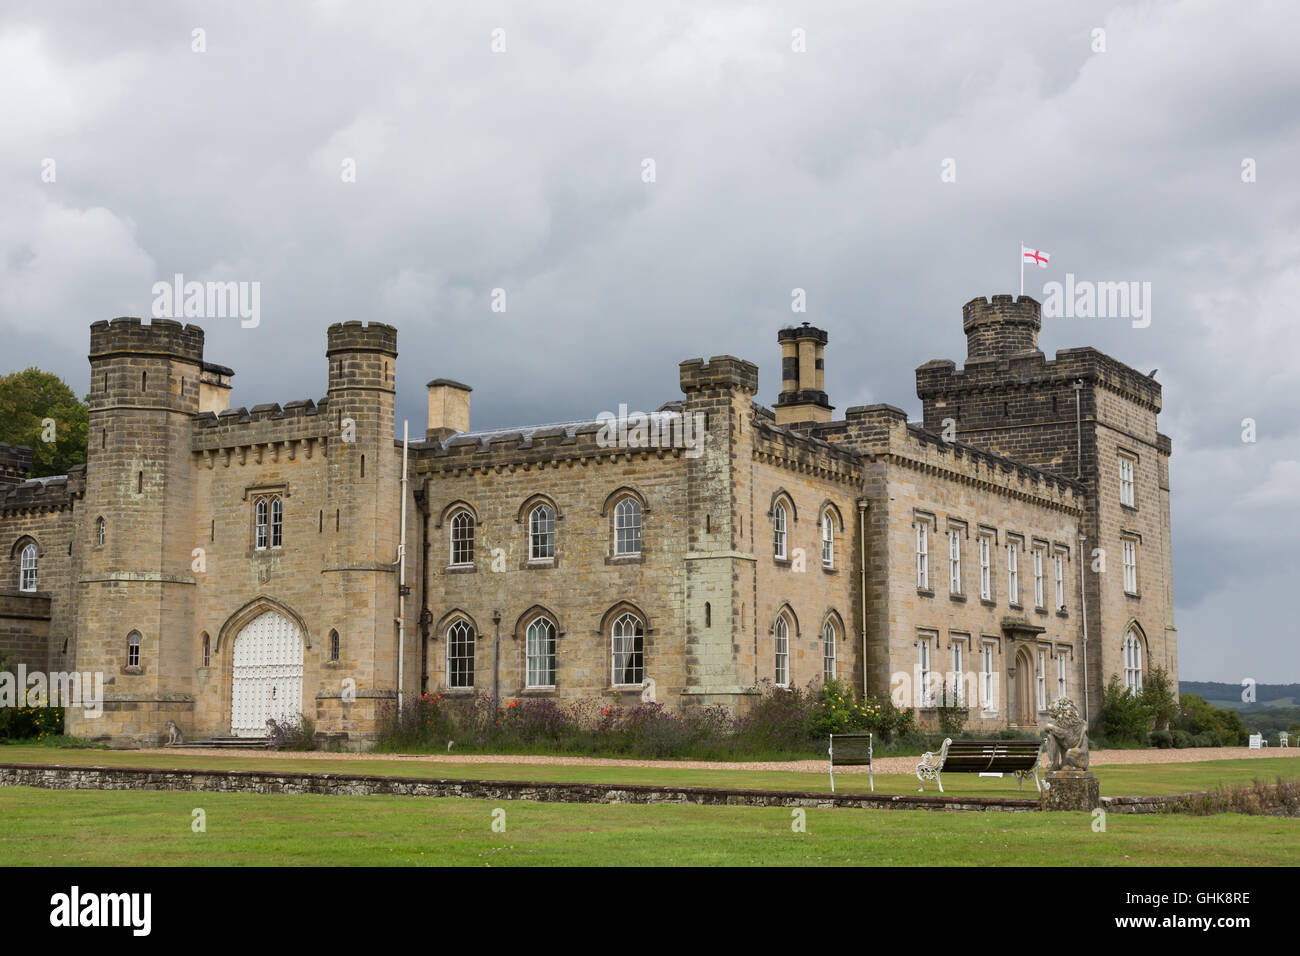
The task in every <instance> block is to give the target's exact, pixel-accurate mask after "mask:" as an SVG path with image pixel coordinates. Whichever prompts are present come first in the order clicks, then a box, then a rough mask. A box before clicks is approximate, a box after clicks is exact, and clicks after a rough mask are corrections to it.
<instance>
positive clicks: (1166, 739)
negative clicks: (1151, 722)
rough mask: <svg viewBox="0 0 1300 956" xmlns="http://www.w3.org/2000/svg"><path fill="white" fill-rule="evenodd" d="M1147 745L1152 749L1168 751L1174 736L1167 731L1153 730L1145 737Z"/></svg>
mask: <svg viewBox="0 0 1300 956" xmlns="http://www.w3.org/2000/svg"><path fill="white" fill-rule="evenodd" d="M1147 743H1149V744H1150V745H1151V746H1152V747H1159V748H1160V749H1161V750H1168V749H1169V748H1170V747H1172V746H1174V735H1173V734H1171V733H1170V732H1169V731H1167V730H1153V731H1151V733H1150V734H1148V735H1147Z"/></svg>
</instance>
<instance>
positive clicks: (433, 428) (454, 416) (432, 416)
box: [424, 378, 472, 441]
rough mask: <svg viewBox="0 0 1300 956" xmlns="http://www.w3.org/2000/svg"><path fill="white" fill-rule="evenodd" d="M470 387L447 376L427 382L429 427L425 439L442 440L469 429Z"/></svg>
mask: <svg viewBox="0 0 1300 956" xmlns="http://www.w3.org/2000/svg"><path fill="white" fill-rule="evenodd" d="M471 391H472V389H471V388H470V387H469V386H468V385H462V384H461V383H460V382H453V381H452V380H451V379H449V378H435V379H434V380H433V381H432V382H430V383H429V427H428V429H427V430H426V431H425V433H424V437H425V440H426V441H443V440H445V439H447V438H450V437H451V436H452V435H458V434H461V433H463V432H467V431H469V393H470V392H471Z"/></svg>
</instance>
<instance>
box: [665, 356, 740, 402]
mask: <svg viewBox="0 0 1300 956" xmlns="http://www.w3.org/2000/svg"><path fill="white" fill-rule="evenodd" d="M678 368H679V372H680V378H681V387H682V391H683V392H685V393H687V394H690V393H691V392H701V391H706V390H709V389H717V388H735V389H739V390H740V391H743V392H748V393H750V394H751V395H753V394H756V393H757V392H758V366H757V365H755V364H754V363H753V362H746V361H745V360H744V359H739V358H736V357H735V356H734V355H715V356H713V358H711V359H709V360H708V361H707V362H706V361H704V359H688V360H687V361H685V362H682V363H681V364H680V365H679V366H678Z"/></svg>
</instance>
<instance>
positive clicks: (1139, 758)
mask: <svg viewBox="0 0 1300 956" xmlns="http://www.w3.org/2000/svg"><path fill="white" fill-rule="evenodd" d="M140 752H141V753H153V754H173V755H174V754H192V755H195V756H203V755H205V754H206V755H211V754H225V755H229V756H238V757H267V758H271V757H276V758H280V759H286V758H288V759H293V760H306V761H311V760H354V761H358V762H362V763H364V762H365V761H367V760H411V761H417V762H424V763H457V764H467V763H481V764H544V765H551V766H557V767H669V768H672V769H674V770H790V771H795V772H802V773H825V772H826V761H825V760H786V761H751V762H744V761H724V760H625V759H614V758H604V757H565V756H549V755H540V754H519V755H512V754H455V753H452V754H370V753H361V754H359V753H326V752H323V751H309V752H305V753H302V752H293V751H283V752H277V751H273V750H251V749H250V750H209V749H206V748H198V747H161V748H154V749H147V750H142V751H140ZM1292 754H1294V755H1295V757H1296V758H1297V765H1298V766H1300V748H1296V749H1293V750H1281V749H1275V748H1268V749H1265V750H1251V749H1249V748H1248V747H1197V748H1195V749H1191V750H1174V749H1170V750H1094V751H1093V752H1092V766H1094V767H1101V766H1108V765H1117V764H1137V763H1194V762H1197V761H1201V760H1238V759H1241V758H1243V757H1290V756H1292ZM918 760H920V758H919V757H878V758H876V761H875V767H874V769H875V772H876V773H913V772H914V771H915V769H916V764H917V761H918ZM866 771H867V768H866V767H841V768H838V769H837V770H836V771H835V772H836V773H866Z"/></svg>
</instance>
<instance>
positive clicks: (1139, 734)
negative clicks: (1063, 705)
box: [1098, 674, 1155, 743]
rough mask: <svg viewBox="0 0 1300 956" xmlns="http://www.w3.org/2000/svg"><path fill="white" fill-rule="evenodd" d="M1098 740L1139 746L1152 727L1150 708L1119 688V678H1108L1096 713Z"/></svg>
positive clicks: (1152, 719)
mask: <svg viewBox="0 0 1300 956" xmlns="http://www.w3.org/2000/svg"><path fill="white" fill-rule="evenodd" d="M1098 718H1099V723H1100V724H1101V732H1102V736H1104V737H1105V738H1106V739H1107V740H1108V741H1109V742H1111V743H1119V742H1130V743H1131V742H1141V741H1143V740H1146V739H1147V734H1148V733H1150V732H1151V730H1152V729H1153V725H1154V723H1155V721H1154V718H1153V716H1152V713H1151V708H1150V707H1149V706H1148V705H1147V704H1146V703H1145V702H1144V701H1143V700H1142V697H1141V695H1139V694H1134V693H1133V692H1132V691H1131V690H1129V689H1128V688H1127V687H1121V686H1120V683H1119V675H1118V674H1112V675H1110V681H1109V683H1107V684H1106V692H1105V693H1104V694H1103V695H1102V699H1101V710H1100V711H1099V713H1098Z"/></svg>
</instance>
